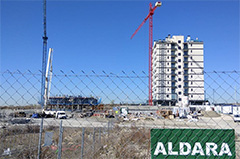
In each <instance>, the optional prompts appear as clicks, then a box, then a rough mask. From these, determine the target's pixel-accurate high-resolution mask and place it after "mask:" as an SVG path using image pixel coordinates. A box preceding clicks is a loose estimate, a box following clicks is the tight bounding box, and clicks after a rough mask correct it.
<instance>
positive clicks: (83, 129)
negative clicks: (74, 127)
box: [81, 128, 85, 159]
mask: <svg viewBox="0 0 240 159" xmlns="http://www.w3.org/2000/svg"><path fill="white" fill-rule="evenodd" d="M84 131H85V128H82V144H81V159H83V150H84Z"/></svg>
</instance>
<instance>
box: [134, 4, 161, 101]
mask: <svg viewBox="0 0 240 159" xmlns="http://www.w3.org/2000/svg"><path fill="white" fill-rule="evenodd" d="M161 5H162V3H161V2H156V4H155V6H154V7H152V3H149V13H148V15H147V17H146V18H145V19H144V20H143V22H142V23H141V24H140V25H139V27H138V28H137V30H136V31H135V32H134V33H133V34H132V36H131V39H132V38H133V37H134V35H135V34H136V33H137V32H138V30H139V29H140V28H141V27H142V26H143V24H144V23H145V22H146V21H147V20H148V19H149V49H148V50H149V66H148V73H149V80H148V85H149V90H148V93H149V100H148V102H149V105H152V46H153V37H152V36H153V18H152V16H153V14H154V11H155V10H156V8H157V7H160V6H161Z"/></svg>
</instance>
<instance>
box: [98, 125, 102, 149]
mask: <svg viewBox="0 0 240 159" xmlns="http://www.w3.org/2000/svg"><path fill="white" fill-rule="evenodd" d="M98 138H99V145H100V146H101V127H99V137H98Z"/></svg>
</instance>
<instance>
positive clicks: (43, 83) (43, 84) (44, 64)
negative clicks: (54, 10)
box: [41, 0, 48, 109]
mask: <svg viewBox="0 0 240 159" xmlns="http://www.w3.org/2000/svg"><path fill="white" fill-rule="evenodd" d="M42 39H43V52H42V80H41V108H42V109H43V108H44V105H45V102H44V101H45V99H44V98H45V97H44V94H45V86H46V85H45V82H46V80H45V73H46V57H47V40H48V37H47V20H46V0H43V37H42Z"/></svg>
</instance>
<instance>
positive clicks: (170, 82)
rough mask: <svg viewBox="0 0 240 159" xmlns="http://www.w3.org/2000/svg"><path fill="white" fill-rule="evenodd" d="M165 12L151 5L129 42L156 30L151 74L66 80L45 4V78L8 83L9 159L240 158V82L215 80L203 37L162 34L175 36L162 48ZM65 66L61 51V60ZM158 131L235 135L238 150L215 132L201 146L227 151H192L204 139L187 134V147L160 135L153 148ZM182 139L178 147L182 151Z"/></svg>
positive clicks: (219, 75)
mask: <svg viewBox="0 0 240 159" xmlns="http://www.w3.org/2000/svg"><path fill="white" fill-rule="evenodd" d="M162 7H164V4H162V2H156V3H154V4H152V3H149V6H148V8H149V11H148V12H147V16H146V17H145V18H144V20H143V21H142V23H140V25H139V26H138V28H137V29H136V30H135V32H134V33H133V34H132V36H131V37H130V39H132V41H134V40H135V39H136V38H138V37H136V35H137V34H139V32H140V31H141V32H146V29H145V30H143V29H142V30H140V29H141V28H144V25H146V23H147V21H148V22H149V26H148V29H149V32H148V37H149V39H148V47H147V48H148V59H147V61H148V69H147V70H148V72H147V73H145V72H144V71H142V73H136V72H135V71H132V72H131V73H126V72H125V71H122V72H121V73H118V74H117V73H116V74H115V73H112V72H110V73H106V72H105V71H102V72H100V73H98V72H97V73H96V72H95V71H93V70H92V71H91V72H90V73H86V72H84V71H83V70H81V71H80V73H75V72H74V71H73V70H71V71H69V72H64V71H62V70H60V73H57V72H54V67H55V65H54V62H53V61H54V59H53V48H48V46H47V44H48V40H49V37H48V36H47V1H46V0H43V3H42V14H43V17H42V18H43V34H42V47H43V50H42V60H41V62H42V68H41V71H40V73H39V72H37V73H35V72H31V71H30V70H28V71H26V72H21V71H19V70H17V71H15V72H12V71H9V70H7V71H5V72H2V73H1V79H3V80H2V83H3V84H2V86H1V89H2V90H3V91H1V92H2V93H1V94H0V96H1V97H0V99H1V105H0V141H1V142H0V159H1V158H2V159H3V158H4V159H5V158H13V159H19V158H20V159H21V158H38V159H44V158H50V159H51V158H58V159H60V158H71V159H75V158H81V159H83V158H109V159H113V158H188V157H187V156H190V158H191V157H192V158H205V157H206V156H208V157H209V158H215V157H216V156H218V157H219V158H236V159H238V158H240V153H239V152H240V151H239V150H240V125H239V122H240V103H239V96H240V92H239V90H238V87H239V86H240V83H239V81H240V72H239V71H222V72H221V71H215V72H206V71H205V69H204V66H205V61H204V59H205V57H204V49H205V47H204V45H205V44H204V41H203V40H201V38H198V37H196V38H193V37H194V36H196V35H194V36H193V37H191V36H190V35H187V36H185V37H184V35H170V34H165V33H162V34H163V35H164V34H165V35H167V36H166V37H165V38H162V39H158V40H154V38H153V35H154V34H153V15H154V14H157V11H158V10H161V9H162ZM145 8H147V6H146V7H145ZM146 10H147V9H146ZM50 12H51V10H50ZM155 12H156V13H155ZM157 20H159V19H156V21H157ZM50 24H54V23H50ZM161 36H162V35H161ZM199 36H201V34H200V35H199ZM54 50H58V48H57V47H56V48H54ZM47 52H48V53H47ZM55 54H56V55H55ZM58 56H59V55H58V53H57V51H56V53H54V58H56V59H58ZM145 60H146V59H145ZM89 63H90V62H89ZM119 63H120V62H119ZM153 129H157V130H166V131H168V130H169V131H176V130H183V131H185V130H188V131H192V132H193V131H195V130H203V131H205V130H207V131H209V130H210V131H211V130H212V131H214V132H215V131H216V130H219V131H221V133H223V134H224V132H225V131H226V130H231V131H232V132H233V135H232V138H234V142H232V140H231V143H230V139H229V145H230V146H229V147H226V144H225V143H226V142H227V141H228V139H226V137H224V139H222V138H223V137H221V135H222V134H219V133H215V134H214V132H211V133H209V134H210V135H207V137H209V139H206V138H207V137H198V138H197V139H196V143H200V142H201V144H202V145H207V144H212V143H213V141H214V142H216V143H217V142H218V143H217V144H218V145H217V144H215V145H214V144H212V145H211V146H209V147H210V148H208V147H207V146H206V147H207V148H202V147H201V144H200V146H199V145H198V144H195V143H194V144H192V143H191V144H186V143H187V140H191V141H192V140H194V141H195V139H192V138H190V136H195V135H196V136H198V135H199V134H204V133H199V134H191V135H189V134H187V133H186V134H184V132H183V133H182V132H180V135H185V136H184V138H180V135H179V134H173V136H174V137H170V136H165V135H166V134H167V133H166V134H162V136H158V135H156V136H157V137H158V138H159V139H158V140H157V144H153V138H154V137H156V136H154V134H152V132H153ZM169 134H171V133H169ZM224 135H226V134H224ZM224 135H222V136H224ZM226 136H227V135H226ZM211 137H212V138H214V139H211V141H210V138H211ZM202 138H204V140H206V141H202V140H203V139H202ZM160 139H161V140H160ZM178 139H179V140H181V141H180V143H179V145H177V146H173V145H172V142H173V143H175V144H176V143H177V142H175V140H178ZM185 140H186V141H185ZM200 140H201V141H200ZM207 140H209V141H207ZM198 141H199V142H198ZM154 142H155V141H154ZM161 142H164V144H163V145H162V146H161V145H160V144H161ZM219 143H220V144H222V146H219ZM181 144H185V145H181ZM224 144H225V145H224ZM195 145H197V146H198V147H197V146H195ZM164 146H165V147H166V148H168V151H166V150H165V147H164ZM181 146H182V147H181ZM184 146H185V148H184ZM224 146H225V147H224ZM189 147H190V150H189ZM192 147H194V148H193V149H192ZM178 150H179V151H178ZM176 154H177V157H176V156H174V155H176ZM205 154H206V156H204V155H205ZM161 155H163V156H164V157H162V156H161Z"/></svg>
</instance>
